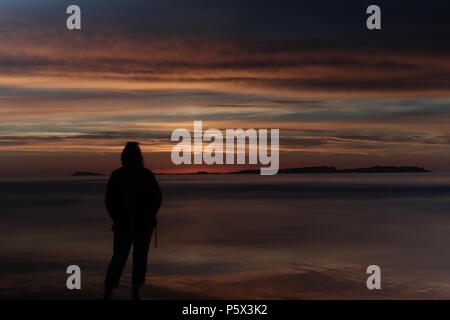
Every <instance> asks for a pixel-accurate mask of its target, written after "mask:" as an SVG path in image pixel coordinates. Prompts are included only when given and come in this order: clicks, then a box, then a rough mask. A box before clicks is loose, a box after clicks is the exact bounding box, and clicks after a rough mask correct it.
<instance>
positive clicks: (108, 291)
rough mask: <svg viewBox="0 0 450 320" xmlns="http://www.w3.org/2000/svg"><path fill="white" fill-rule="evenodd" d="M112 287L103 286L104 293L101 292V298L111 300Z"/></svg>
mask: <svg viewBox="0 0 450 320" xmlns="http://www.w3.org/2000/svg"><path fill="white" fill-rule="evenodd" d="M112 292H113V288H109V287H105V293H104V294H103V300H111V295H112Z"/></svg>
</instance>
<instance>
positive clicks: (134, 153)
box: [121, 142, 144, 167]
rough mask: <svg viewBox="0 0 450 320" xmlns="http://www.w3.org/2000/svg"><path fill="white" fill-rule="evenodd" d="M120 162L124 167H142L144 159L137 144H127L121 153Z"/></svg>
mask: <svg viewBox="0 0 450 320" xmlns="http://www.w3.org/2000/svg"><path fill="white" fill-rule="evenodd" d="M121 160H122V166H124V167H143V166H144V158H143V156H142V152H141V148H140V147H139V142H127V144H126V146H125V148H124V149H123V151H122V155H121Z"/></svg>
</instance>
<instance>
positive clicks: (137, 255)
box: [132, 230, 153, 300]
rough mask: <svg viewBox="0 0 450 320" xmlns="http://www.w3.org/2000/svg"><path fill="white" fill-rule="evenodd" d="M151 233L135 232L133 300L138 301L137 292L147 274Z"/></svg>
mask: <svg viewBox="0 0 450 320" xmlns="http://www.w3.org/2000/svg"><path fill="white" fill-rule="evenodd" d="M152 232H153V230H150V231H142V232H137V233H136V234H135V237H134V244H133V280H132V281H133V296H132V298H133V300H139V291H140V289H141V287H142V285H143V284H144V283H145V274H146V272H147V256H148V249H149V246H150V240H151V238H152Z"/></svg>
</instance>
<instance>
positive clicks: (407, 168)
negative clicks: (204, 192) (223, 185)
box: [195, 166, 431, 174]
mask: <svg viewBox="0 0 450 320" xmlns="http://www.w3.org/2000/svg"><path fill="white" fill-rule="evenodd" d="M413 172H431V170H428V169H425V168H422V167H411V166H401V167H388V166H374V167H368V168H354V169H336V168H335V167H327V166H319V167H303V168H286V169H279V170H278V174H292V173H413ZM195 174H208V172H205V171H199V172H197V173H195ZM225 174H259V169H254V170H241V171H233V172H225Z"/></svg>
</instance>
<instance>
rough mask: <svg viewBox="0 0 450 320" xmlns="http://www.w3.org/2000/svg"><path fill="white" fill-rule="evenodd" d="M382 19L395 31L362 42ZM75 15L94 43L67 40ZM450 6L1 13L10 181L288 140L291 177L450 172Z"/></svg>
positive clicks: (2, 132) (22, 7)
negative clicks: (235, 131)
mask: <svg viewBox="0 0 450 320" xmlns="http://www.w3.org/2000/svg"><path fill="white" fill-rule="evenodd" d="M373 3H376V4H378V5H380V7H381V9H382V30H379V31H369V30H367V29H366V27H365V23H366V17H367V15H366V13H365V11H366V8H367V6H368V5H370V4H373ZM70 4H77V5H79V6H80V7H81V11H82V30H81V31H69V30H67V29H66V18H67V15H66V13H65V11H66V8H67V6H68V5H70ZM449 16H450V2H449V1H448V0H446V1H440V0H437V1H432V2H425V1H406V0H399V1H397V0H396V1H364V0H360V1H357V0H347V1H323V0H317V1H301V0H296V1H266V0H259V1H246V0H240V1H230V0H228V1H222V0H214V1H212V0H209V1H208V0H192V1H186V0H184V1H182V0H152V1H136V0H133V1H124V0H122V1H117V0H108V1H92V0H91V1H87V0H77V1H61V0H53V1H50V0H40V1H25V0H2V1H1V2H0V178H1V177H6V178H9V177H17V176H21V177H28V176H41V175H67V174H70V173H72V172H73V171H77V170H89V171H97V172H105V173H108V172H110V171H111V170H112V169H114V168H115V167H117V166H118V165H119V158H118V154H119V152H120V150H121V149H122V147H123V144H124V143H125V142H126V141H140V143H141V146H142V148H143V151H144V152H145V155H146V163H147V164H148V166H149V167H150V168H152V169H153V170H154V171H156V172H187V171H198V170H207V171H213V170H220V171H229V170H235V169H244V168H245V166H241V167H238V168H237V167H230V166H224V167H220V168H210V167H202V166H192V167H186V166H182V167H176V166H174V165H173V164H172V163H171V160H170V150H171V149H172V147H173V146H174V145H175V143H174V142H171V141H170V134H171V132H172V130H174V129H176V128H186V129H189V130H192V129H193V121H194V120H203V126H204V128H205V129H208V128H218V129H225V128H279V129H280V166H281V167H300V166H316V165H330V166H336V167H338V168H349V167H361V166H371V165H418V166H424V167H427V168H429V169H432V170H443V171H449V170H450V128H449V123H450V59H449V54H450V43H449V36H450V22H449V21H450V20H449Z"/></svg>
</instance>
